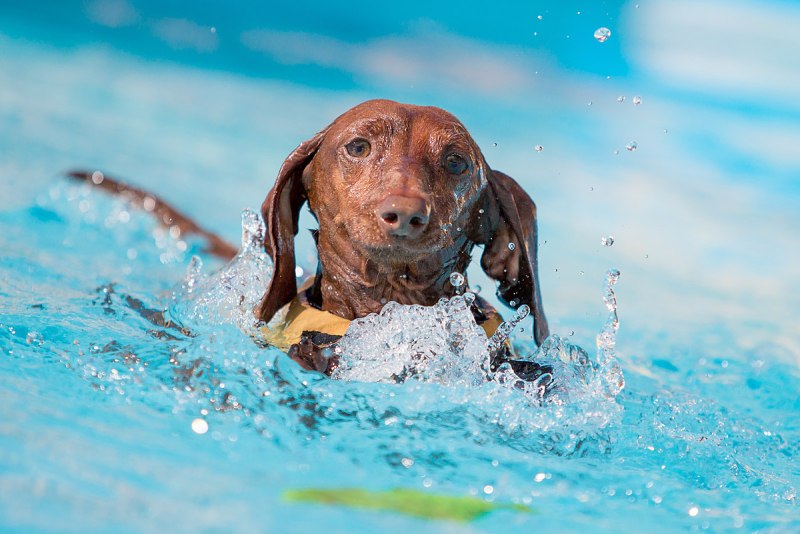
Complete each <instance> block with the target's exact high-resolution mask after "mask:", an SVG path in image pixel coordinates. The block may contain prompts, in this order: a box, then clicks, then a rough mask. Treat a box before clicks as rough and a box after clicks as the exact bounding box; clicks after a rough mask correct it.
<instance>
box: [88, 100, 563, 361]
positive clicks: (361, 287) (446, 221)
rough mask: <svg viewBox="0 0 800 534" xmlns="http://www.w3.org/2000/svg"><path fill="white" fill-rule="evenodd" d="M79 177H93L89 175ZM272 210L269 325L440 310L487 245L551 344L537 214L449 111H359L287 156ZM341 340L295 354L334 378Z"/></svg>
mask: <svg viewBox="0 0 800 534" xmlns="http://www.w3.org/2000/svg"><path fill="white" fill-rule="evenodd" d="M73 176H75V177H79V178H84V179H86V180H91V175H89V174H88V173H73ZM94 182H97V180H94ZM105 184H106V186H105V187H106V188H107V189H111V190H114V189H119V188H122V189H125V191H124V192H126V193H127V194H128V195H129V196H131V197H132V198H134V199H139V200H141V199H142V198H148V199H154V200H155V201H156V202H155V205H154V209H155V211H157V212H158V213H159V214H160V218H161V219H164V220H165V221H167V220H168V224H180V225H182V226H183V227H185V228H187V229H188V231H194V232H199V233H203V235H205V237H207V238H208V239H209V241H210V243H211V245H212V247H213V248H215V249H218V250H217V251H218V252H219V251H223V252H222V253H221V254H222V255H230V250H231V249H230V248H228V249H225V247H224V246H222V245H221V244H220V242H219V240H218V239H217V238H216V237H214V236H212V237H210V238H209V235H210V234H208V233H207V232H204V231H202V230H199V227H198V226H197V225H196V224H194V223H192V222H191V221H188V220H186V219H185V218H184V217H183V216H182V215H181V214H180V213H178V212H177V211H176V210H174V209H173V208H171V207H169V206H168V205H166V204H165V203H163V202H161V201H158V200H157V199H156V197H154V196H153V195H149V194H147V193H144V192H142V191H140V190H137V189H134V188H125V187H124V186H121V185H120V184H119V183H117V182H114V181H108V180H106V181H105ZM109 184H110V185H109ZM118 192H119V191H118ZM305 202H308V203H309V206H310V209H311V212H312V214H313V215H314V216H315V218H316V219H317V221H318V222H319V230H316V231H314V237H315V240H316V243H317V249H318V252H319V264H318V267H317V274H316V276H315V277H314V278H313V280H311V281H309V283H308V284H307V287H304V288H301V290H300V292H299V293H298V287H297V282H296V278H295V250H294V237H295V235H296V234H297V232H298V218H299V214H300V209H301V207H302V206H303V204H304V203H305ZM151 207H153V203H152V202H151ZM262 213H263V216H264V220H265V222H266V224H267V233H266V237H265V241H264V247H265V249H266V251H267V252H268V254H269V255H270V256H271V257H272V259H273V262H274V275H273V278H272V280H271V282H270V284H269V287H267V288H266V291H265V293H264V297H263V299H262V301H261V304H260V306H259V308H258V310H257V311H256V313H257V316H258V318H259V319H261V320H262V321H264V322H269V321H270V320H272V319H273V317H274V316H276V314H277V313H278V311H279V310H281V309H285V308H288V309H289V312H288V314H289V319H291V317H293V316H296V315H297V313H295V312H292V305H296V307H297V310H303V309H312V310H318V311H320V312H324V313H326V315H327V316H330V317H332V318H333V319H335V320H336V321H338V322H339V323H340V324H343V325H345V327H346V324H347V323H348V321H349V320H352V319H355V318H358V317H363V316H365V315H367V314H370V313H376V312H379V311H380V310H381V308H383V305H384V304H385V303H386V302H388V301H396V302H399V303H401V304H421V305H426V306H430V305H433V304H435V303H436V302H437V301H438V300H439V299H440V298H442V297H451V296H453V295H454V294H455V293H456V288H454V287H453V285H452V284H451V283H450V274H451V273H453V272H459V273H466V269H467V266H468V264H469V262H470V254H471V252H472V249H473V247H474V246H475V245H481V246H483V255H482V257H481V267H483V269H484V271H485V272H486V273H487V274H488V275H489V276H490V277H491V278H493V279H494V280H496V281H498V282H499V288H498V290H497V294H498V296H499V298H500V299H501V300H502V301H503V302H504V303H506V304H508V305H509V306H511V307H512V308H517V307H519V306H520V305H522V304H526V305H528V306H529V307H530V309H531V310H532V315H533V321H534V336H535V339H536V342H537V344H541V343H542V341H543V340H544V339H545V338H546V337H547V335H548V326H547V320H546V319H545V315H544V311H543V309H542V299H541V296H540V291H539V282H538V275H537V259H536V254H537V236H536V206H535V205H534V203H533V201H532V200H531V198H530V197H529V196H528V195H527V194H526V193H525V191H523V189H522V188H521V187H520V186H519V185H518V184H517V183H516V182H515V181H514V180H513V179H512V178H510V177H509V176H507V175H505V174H503V173H501V172H498V171H494V170H492V169H491V168H490V167H489V166H488V164H487V163H486V160H485V158H484V156H483V154H482V153H481V151H480V149H479V148H478V146H477V145H476V144H475V142H474V141H473V139H472V138H471V137H470V135H469V133H468V132H467V130H466V128H464V126H463V125H462V124H461V123H460V122H459V121H458V120H457V119H456V118H455V117H454V116H453V115H451V114H449V113H447V112H446V111H444V110H442V109H439V108H435V107H421V106H413V105H408V104H400V103H397V102H392V101H389V100H371V101H368V102H364V103H362V104H359V105H358V106H356V107H354V108H352V109H350V110H349V111H347V112H345V113H344V114H343V115H341V116H340V117H338V118H337V119H336V120H334V121H333V123H331V124H330V125H329V126H328V127H326V128H325V129H324V130H322V131H321V132H320V133H318V134H317V135H315V136H314V137H312V138H311V139H309V140H307V141H305V142H303V143H301V144H300V146H298V147H297V148H296V149H295V150H294V151H293V152H292V153H291V154H290V155H289V157H288V158H286V161H284V163H283V165H282V167H281V169H280V172H279V173H278V177H277V180H276V182H275V185H274V186H273V187H272V189H271V190H270V191H269V193H268V195H267V198H266V200H265V201H264V203H263V205H262ZM165 217H166V219H165ZM298 302H299V304H298ZM473 308H474V310H473V311H474V313H475V315H476V320H478V322H479V323H480V322H481V320H485V319H486V315H487V314H493V313H494V310H492V309H491V308H490V307H489V306H488V304H486V303H485V302H484V301H482V299H477V304H476V305H475V306H474V307H473ZM293 314H294V315H293ZM287 322H288V319H287ZM487 332H489V330H487ZM341 333H343V331H342V328H339V330H338V331H336V332H335V333H333V334H332V333H331V332H325V331H324V329H319V330H316V329H313V328H309V329H305V330H304V331H303V332H300V336H299V339H297V336H295V337H294V338H292V339H290V343H287V345H292V347H291V350H290V355H291V356H292V357H293V358H295V359H296V360H297V361H299V362H300V363H301V365H303V366H304V367H306V368H312V369H317V370H319V371H322V372H326V373H330V372H331V371H332V369H333V367H334V366H335V361H333V362H331V361H329V360H327V359H323V358H321V357H320V355H319V351H318V349H319V348H320V347H324V346H325V345H326V344H327V343H330V342H331V341H332V340H335V339H336V338H337V337H338V335H341ZM489 333H490V332H489ZM515 363H517V362H515ZM515 370H516V366H515Z"/></svg>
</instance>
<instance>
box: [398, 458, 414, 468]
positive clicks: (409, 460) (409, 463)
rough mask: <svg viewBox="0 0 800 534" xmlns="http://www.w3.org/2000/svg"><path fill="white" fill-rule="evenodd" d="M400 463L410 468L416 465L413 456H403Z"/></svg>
mask: <svg viewBox="0 0 800 534" xmlns="http://www.w3.org/2000/svg"><path fill="white" fill-rule="evenodd" d="M400 463H401V464H403V467H405V468H409V467H411V466H412V465H414V460H413V459H412V458H403V459H402V460H400Z"/></svg>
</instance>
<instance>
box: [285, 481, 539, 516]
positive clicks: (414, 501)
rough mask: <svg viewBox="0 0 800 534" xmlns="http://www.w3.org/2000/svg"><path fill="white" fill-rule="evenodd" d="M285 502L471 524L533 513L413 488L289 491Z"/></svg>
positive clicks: (521, 507)
mask: <svg viewBox="0 0 800 534" xmlns="http://www.w3.org/2000/svg"><path fill="white" fill-rule="evenodd" d="M283 497H284V499H286V500H287V501H290V502H310V503H318V504H338V505H342V506H352V507H357V508H369V509H372V510H386V511H391V512H397V513H400V514H405V515H410V516H414V517H422V518H426V519H448V520H451V521H461V522H468V521H473V520H475V519H477V518H479V517H482V516H484V515H486V514H488V513H489V512H493V511H495V510H514V511H517V512H524V513H532V512H533V509H532V508H530V507H528V506H525V505H522V504H503V503H500V504H497V503H491V502H486V501H484V500H481V499H478V498H476V497H453V496H450V495H436V494H432V493H426V492H423V491H417V490H413V489H405V488H394V489H390V490H386V491H369V490H365V489H356V488H339V489H315V488H308V489H295V490H287V491H285V492H284V494H283Z"/></svg>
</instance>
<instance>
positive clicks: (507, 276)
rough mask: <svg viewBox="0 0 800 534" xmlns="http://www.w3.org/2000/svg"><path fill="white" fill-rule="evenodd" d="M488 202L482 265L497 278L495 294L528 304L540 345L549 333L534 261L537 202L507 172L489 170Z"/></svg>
mask: <svg viewBox="0 0 800 534" xmlns="http://www.w3.org/2000/svg"><path fill="white" fill-rule="evenodd" d="M486 174H487V178H488V182H489V188H488V191H487V193H488V197H489V198H488V199H487V203H486V204H487V205H488V206H489V207H490V208H489V209H491V210H492V213H491V215H492V216H491V217H489V219H490V220H492V221H493V224H492V228H491V231H490V233H489V235H488V236H486V237H484V243H483V244H484V252H483V256H481V267H483V270H484V271H486V274H488V275H489V276H490V277H492V278H493V279H495V280H497V281H499V282H500V287H499V288H498V289H497V296H498V297H500V300H502V301H503V302H505V303H506V304H508V305H509V306H511V307H512V308H517V307H519V306H520V305H522V304H527V305H528V306H530V309H531V312H532V314H533V329H534V330H533V332H534V338H535V339H536V343H537V344H538V345H541V344H542V342H543V341H544V340H545V338H546V337H547V336H548V335H550V330H549V327H548V326H547V319H546V318H545V316H544V309H543V307H542V296H541V293H540V290H539V273H538V265H537V258H536V254H537V236H536V204H534V203H533V200H531V197H529V196H528V194H527V193H526V192H525V191H524V190H523V189H522V187H520V186H519V184H518V183H517V182H515V181H514V180H513V179H512V178H511V177H510V176H508V175H505V174H503V173H502V172H498V171H492V170H490V171H488V172H487V173H486Z"/></svg>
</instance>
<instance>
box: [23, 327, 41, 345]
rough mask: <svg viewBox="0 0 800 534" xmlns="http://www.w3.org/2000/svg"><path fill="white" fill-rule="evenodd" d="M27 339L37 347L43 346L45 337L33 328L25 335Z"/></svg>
mask: <svg viewBox="0 0 800 534" xmlns="http://www.w3.org/2000/svg"><path fill="white" fill-rule="evenodd" d="M25 341H26V342H27V343H28V344H29V345H34V346H36V347H41V346H42V344H43V343H44V338H43V337H42V334H40V333H39V332H36V331H34V330H31V331H30V332H28V335H27V336H25Z"/></svg>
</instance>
